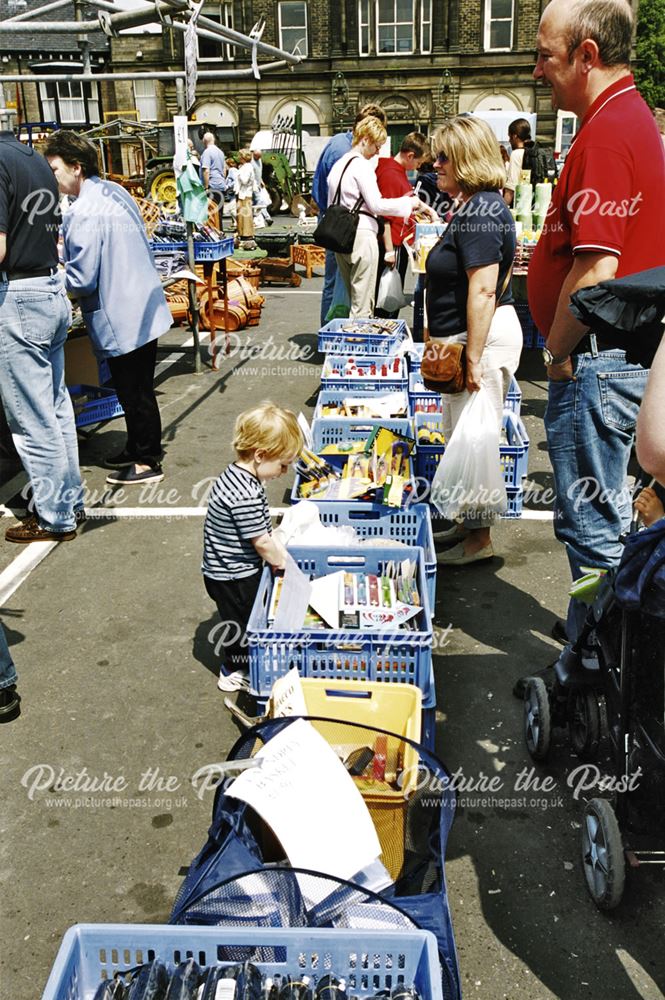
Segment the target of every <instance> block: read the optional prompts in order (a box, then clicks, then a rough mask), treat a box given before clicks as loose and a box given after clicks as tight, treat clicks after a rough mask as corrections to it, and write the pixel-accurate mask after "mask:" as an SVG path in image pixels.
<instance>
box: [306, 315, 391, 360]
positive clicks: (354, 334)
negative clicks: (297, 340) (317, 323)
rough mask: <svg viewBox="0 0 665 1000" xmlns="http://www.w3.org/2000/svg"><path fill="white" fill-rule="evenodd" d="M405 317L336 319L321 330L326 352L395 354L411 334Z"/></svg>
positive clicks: (320, 339) (319, 347)
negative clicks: (408, 334) (408, 333)
mask: <svg viewBox="0 0 665 1000" xmlns="http://www.w3.org/2000/svg"><path fill="white" fill-rule="evenodd" d="M407 332H408V331H407V325H406V323H405V322H404V320H403V319H333V320H331V321H330V323H326V325H325V326H324V327H322V328H321V329H320V330H319V341H318V349H319V351H321V352H322V353H323V354H346V353H348V352H354V353H358V354H363V355H365V356H369V355H386V356H387V355H390V354H393V353H394V352H395V351H396V350H397V348H398V347H399V345H400V344H401V343H402V341H403V340H404V339H405V337H406V336H407Z"/></svg>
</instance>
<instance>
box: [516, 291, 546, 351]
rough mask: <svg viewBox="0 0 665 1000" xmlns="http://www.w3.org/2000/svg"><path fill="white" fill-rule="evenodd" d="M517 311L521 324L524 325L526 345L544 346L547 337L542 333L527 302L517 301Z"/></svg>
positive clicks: (523, 334)
mask: <svg viewBox="0 0 665 1000" xmlns="http://www.w3.org/2000/svg"><path fill="white" fill-rule="evenodd" d="M515 312H516V313H517V317H518V319H519V321H520V326H521V327H522V336H523V338H524V346H525V347H540V348H542V347H544V346H545V338H544V337H543V336H542V334H541V333H540V330H539V329H538V327H537V326H536V324H535V323H534V321H533V317H532V316H531V311H530V309H529V305H528V303H527V302H516V303H515Z"/></svg>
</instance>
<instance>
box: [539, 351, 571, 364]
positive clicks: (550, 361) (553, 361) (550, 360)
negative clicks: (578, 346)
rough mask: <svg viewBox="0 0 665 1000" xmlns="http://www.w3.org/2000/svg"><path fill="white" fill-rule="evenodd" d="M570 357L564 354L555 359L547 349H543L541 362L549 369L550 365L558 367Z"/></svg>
mask: <svg viewBox="0 0 665 1000" xmlns="http://www.w3.org/2000/svg"><path fill="white" fill-rule="evenodd" d="M569 357H570V355H569V354H564V355H563V356H562V357H556V356H555V355H554V354H552V352H551V351H550V349H549V347H543V361H544V362H545V367H546V368H549V367H550V365H560V364H561V363H562V362H563V361H566V360H567V359H568V358H569Z"/></svg>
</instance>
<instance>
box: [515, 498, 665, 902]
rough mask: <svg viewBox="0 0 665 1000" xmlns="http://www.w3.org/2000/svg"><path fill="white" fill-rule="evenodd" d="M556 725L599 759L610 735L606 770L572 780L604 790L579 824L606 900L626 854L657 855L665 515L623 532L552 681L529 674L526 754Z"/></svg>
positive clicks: (642, 858)
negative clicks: (618, 551) (610, 568)
mask: <svg viewBox="0 0 665 1000" xmlns="http://www.w3.org/2000/svg"><path fill="white" fill-rule="evenodd" d="M556 726H559V727H563V726H567V727H568V733H569V737H570V742H571V745H572V748H573V750H574V752H575V753H576V754H577V756H578V757H579V758H580V759H581V760H583V761H588V762H592V761H595V760H597V759H598V757H599V755H600V751H601V747H602V741H603V739H604V738H605V736H607V737H608V738H609V754H610V763H609V768H608V773H607V774H605V775H602V776H601V772H600V770H599V769H597V768H588V769H586V771H585V773H584V774H583V775H582V779H581V780H582V781H584V782H585V783H584V785H583V786H579V785H578V789H579V791H582V792H589V791H591V789H592V788H593V790H594V791H595V792H596V793H598V792H600V793H611V795H612V800H611V801H610V800H609V799H607V798H592V799H591V800H590V801H588V802H587V805H586V807H585V810H584V821H583V825H582V862H583V869H584V876H585V880H586V884H587V888H588V890H589V893H590V895H591V897H592V899H593V901H594V902H595V904H596V905H597V906H598V907H599V908H600V909H603V910H610V909H613V908H614V907H616V906H618V904H619V903H620V901H621V898H622V895H623V890H624V883H625V874H626V861H627V862H628V864H629V866H630V867H631V868H636V867H638V866H639V865H642V864H665V518H664V519H661V520H660V521H658V522H656V523H655V524H653V525H652V526H651V527H650V528H647V529H645V530H644V531H640V532H638V533H634V534H631V535H630V536H629V537H628V539H627V542H626V547H625V550H624V554H623V557H622V559H621V563H620V565H619V567H618V569H617V570H616V571H614V572H612V573H608V574H607V575H606V576H605V577H603V578H601V580H600V582H599V584H598V588H597V593H596V596H595V599H594V600H593V603H591V605H590V607H589V610H588V613H587V618H586V622H585V626H584V629H583V630H582V633H581V635H580V637H579V638H578V640H577V642H575V643H574V644H573V645H572V646H567V647H566V648H565V649H564V650H563V651H562V653H561V655H560V657H559V659H558V661H557V663H556V665H555V669H554V681H553V684H552V686H551V688H550V689H549V690H548V688H547V686H546V684H545V682H544V681H543V680H542V678H540V677H531V678H529V679H528V681H527V687H526V692H525V696H524V737H525V741H526V745H527V749H528V751H529V753H530V755H531V757H532V758H533V759H534V760H537V761H541V760H544V759H545V757H546V756H547V754H548V752H549V748H550V740H551V732H552V728H553V727H556Z"/></svg>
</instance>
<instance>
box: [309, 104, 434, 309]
mask: <svg viewBox="0 0 665 1000" xmlns="http://www.w3.org/2000/svg"><path fill="white" fill-rule="evenodd" d="M386 138H387V135H386V130H385V128H384V126H383V125H382V124H381V123H380V122H379V121H378V119H376V118H374V117H371V116H370V117H368V118H363V120H362V121H360V122H359V123H358V124H357V125H356V127H355V129H354V130H353V145H352V147H351V149H350V150H349V152H348V153H346V154H345V155H344V156H343V157H342V158H341V159H339V160H338V161H337V163H336V164H335V165H334V167H333V168H332V170H331V171H330V174H329V177H328V202H329V203H330V202H332V201H333V199H334V198H335V197H336V195H337V191H338V189H339V192H340V203H341V204H342V205H345V206H346V208H353V206H354V205H355V203H356V201H357V200H358V198H362V201H363V204H362V205H361V209H360V216H359V221H358V229H357V232H356V238H355V243H354V245H353V250H352V252H351V253H350V254H340V253H338V254H335V257H336V258H337V266H338V267H339V270H340V273H341V275H342V278H343V280H344V284H345V286H346V289H347V292H348V294H349V298H350V301H351V311H350V316H351V317H352V318H357V317H360V316H371V315H372V313H373V310H374V295H375V288H376V272H377V267H378V262H379V247H378V243H377V233H378V229H379V227H378V223H377V220H376V216H377V215H391V216H396V217H399V218H402V219H408V218H409V216H410V215H411V214H412V213H413V212H414V211H415V210H416V209H417V208H420V209H422V210H423V211H424V212H426V213H428V214H429V212H430V210H429V209H428V207H427V205H425V204H424V203H423V202H421V201H420V199H419V198H418V196H417V195H415V194H413V192H412V193H411V194H405V195H402V196H401V197H400V198H383V197H382V196H381V192H380V191H379V188H378V186H377V183H376V169H375V163H373V162H371V161H373V160H374V157H376V155H377V154H378V152H379V150H380V149H381V147H382V146H383V144H384V142H385V141H386Z"/></svg>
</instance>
